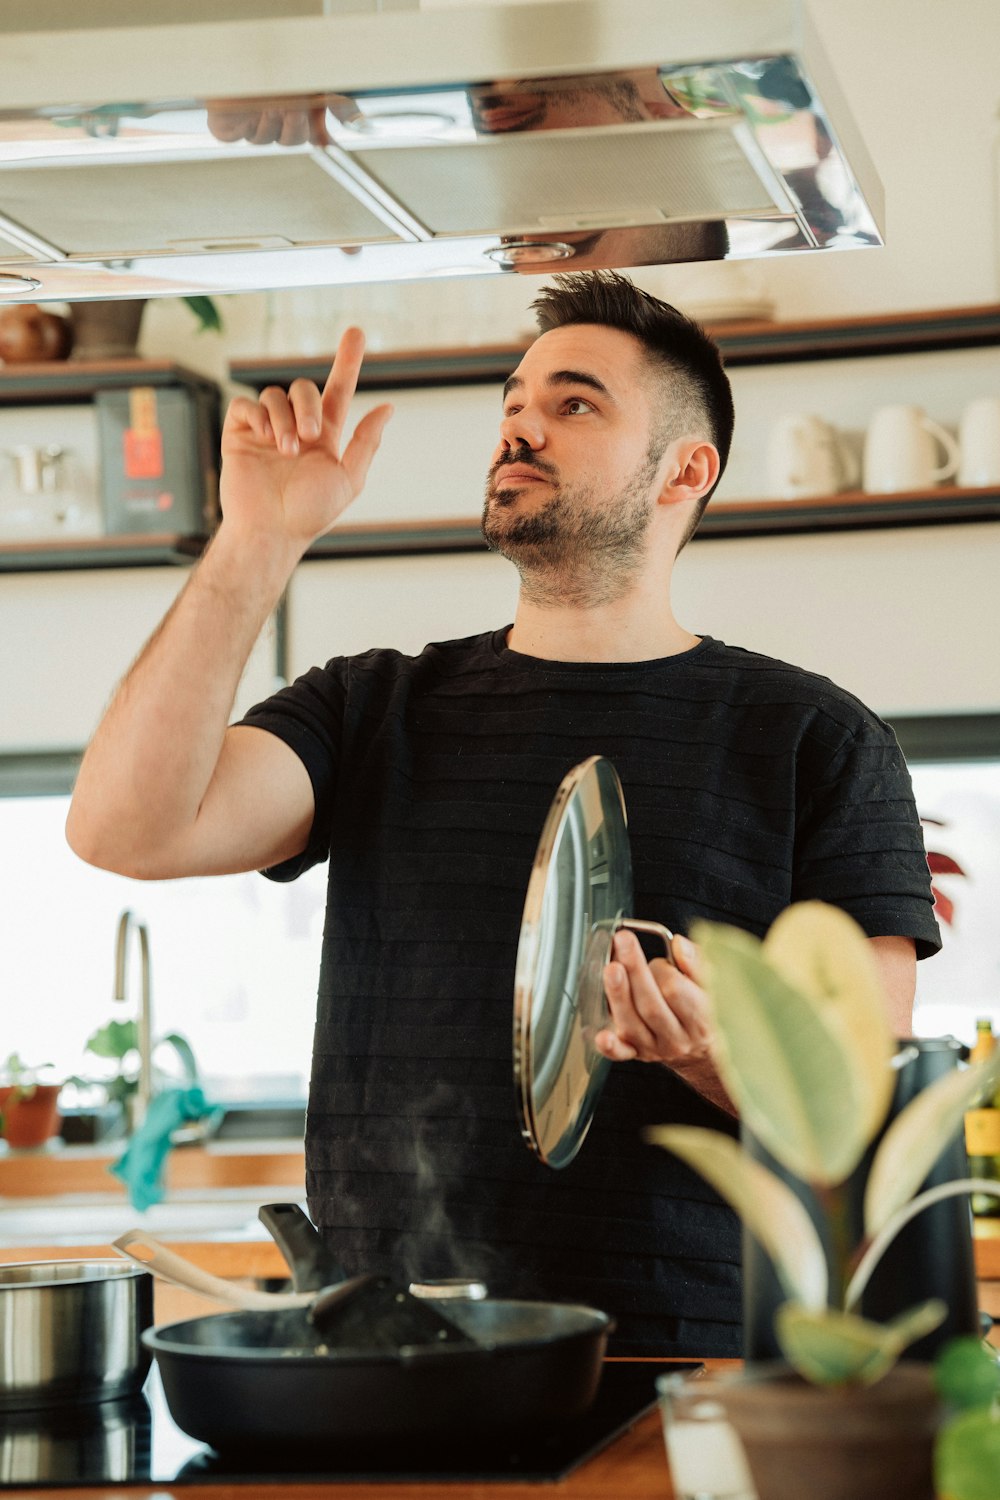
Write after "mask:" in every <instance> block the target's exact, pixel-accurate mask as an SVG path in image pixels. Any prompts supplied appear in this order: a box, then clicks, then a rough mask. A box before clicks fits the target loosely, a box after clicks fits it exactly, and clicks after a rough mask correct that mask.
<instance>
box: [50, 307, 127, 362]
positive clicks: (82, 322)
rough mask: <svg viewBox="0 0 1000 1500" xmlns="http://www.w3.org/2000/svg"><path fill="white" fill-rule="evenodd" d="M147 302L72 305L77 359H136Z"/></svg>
mask: <svg viewBox="0 0 1000 1500" xmlns="http://www.w3.org/2000/svg"><path fill="white" fill-rule="evenodd" d="M145 306H146V301H145V299H144V298H139V297H131V298H127V299H125V300H123V301H120V302H71V303H70V305H69V309H70V313H71V315H72V318H73V358H74V359H90V360H97V359H135V358H136V356H137V352H138V344H139V329H140V326H141V324H142V314H143V310H144V308H145Z"/></svg>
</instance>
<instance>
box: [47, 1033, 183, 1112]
mask: <svg viewBox="0 0 1000 1500" xmlns="http://www.w3.org/2000/svg"><path fill="white" fill-rule="evenodd" d="M163 1046H169V1047H171V1048H172V1049H173V1051H174V1054H175V1056H176V1057H177V1059H178V1061H179V1063H180V1070H181V1077H182V1080H183V1082H184V1084H185V1085H195V1084H198V1083H199V1081H200V1080H199V1074H198V1064H197V1062H196V1060H195V1056H194V1052H193V1051H192V1049H191V1044H190V1042H188V1041H187V1039H186V1038H185V1037H183V1036H181V1035H180V1033H179V1032H176V1031H172V1032H169V1033H168V1034H167V1035H166V1036H161V1037H159V1038H157V1040H156V1042H155V1043H154V1051H156V1050H158V1049H159V1048H160V1047H163ZM85 1050H86V1051H87V1052H89V1053H91V1054H92V1055H93V1056H94V1057H97V1058H101V1059H103V1060H104V1061H105V1062H107V1063H110V1064H111V1065H112V1068H111V1070H110V1071H108V1072H106V1073H105V1074H104V1075H103V1076H97V1077H88V1078H81V1077H78V1076H74V1077H72V1078H69V1079H67V1080H66V1081H67V1083H72V1084H74V1085H75V1086H76V1087H77V1088H78V1089H86V1090H89V1089H91V1088H94V1087H95V1086H99V1087H100V1088H101V1089H102V1090H103V1092H104V1096H105V1098H106V1100H107V1102H108V1103H109V1104H111V1105H114V1106H116V1107H117V1108H118V1110H119V1111H120V1114H121V1124H122V1126H123V1127H124V1128H125V1129H126V1130H128V1129H130V1128H131V1124H132V1121H131V1113H132V1101H133V1100H134V1099H135V1097H136V1095H137V1093H138V1090H139V1070H140V1064H139V1027H138V1023H137V1022H136V1021H134V1020H128V1021H116V1020H112V1021H108V1022H107V1024H106V1025H104V1026H99V1027H98V1028H97V1030H96V1031H94V1032H92V1033H91V1035H90V1036H89V1037H88V1038H87V1043H86V1049H85ZM154 1080H155V1085H156V1089H157V1091H159V1090H160V1089H162V1088H164V1087H165V1086H167V1084H168V1083H169V1082H171V1081H174V1082H176V1079H173V1080H171V1078H170V1077H168V1075H167V1074H166V1073H165V1072H164V1071H163V1070H162V1069H160V1068H155V1067H154Z"/></svg>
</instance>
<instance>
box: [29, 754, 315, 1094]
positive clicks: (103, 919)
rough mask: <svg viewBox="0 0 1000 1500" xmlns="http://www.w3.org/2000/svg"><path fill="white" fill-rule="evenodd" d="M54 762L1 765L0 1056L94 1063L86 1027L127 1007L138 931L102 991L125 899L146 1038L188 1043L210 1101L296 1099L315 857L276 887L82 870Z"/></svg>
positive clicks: (309, 987) (311, 993) (311, 947)
mask: <svg viewBox="0 0 1000 1500" xmlns="http://www.w3.org/2000/svg"><path fill="white" fill-rule="evenodd" d="M60 759H61V758H56V757H31V758H27V757H26V758H25V759H24V760H23V761H21V762H20V764H19V765H17V766H13V765H12V764H11V763H10V762H8V763H7V764H6V765H5V766H3V767H0V792H3V791H6V792H7V793H8V795H6V796H4V795H0V840H2V847H3V848H4V849H5V850H6V851H7V852H8V858H7V861H6V864H5V869H4V872H3V876H2V877H0V912H2V921H0V926H2V942H0V997H2V1000H0V1014H2V1016H3V1025H2V1031H0V1057H2V1056H6V1055H7V1053H8V1052H10V1051H17V1052H19V1053H20V1054H21V1056H22V1058H23V1059H24V1060H25V1061H26V1062H27V1063H29V1064H39V1063H44V1062H51V1063H53V1064H54V1065H55V1067H56V1069H57V1070H58V1071H59V1072H60V1073H62V1074H73V1073H79V1074H84V1075H91V1074H95V1073H96V1074H97V1075H99V1076H100V1075H101V1074H102V1073H103V1071H104V1070H103V1069H102V1065H101V1064H100V1063H99V1062H98V1060H96V1059H94V1058H92V1057H91V1058H88V1057H86V1056H85V1054H84V1047H85V1044H86V1040H87V1037H88V1036H89V1035H90V1034H91V1032H93V1031H94V1030H95V1029H96V1028H97V1027H98V1026H101V1025H103V1024H104V1023H105V1022H106V1021H108V1020H111V1019H112V1018H114V1019H117V1020H126V1019H128V1018H129V1017H130V1016H133V1015H134V1014H135V1006H136V1004H137V1002H138V995H139V983H140V970H139V956H138V949H139V945H138V942H133V945H132V949H130V952H129V955H128V981H129V983H128V993H129V1003H127V1004H121V1003H117V1002H115V1001H114V1000H113V999H112V989H113V984H114V958H115V935H116V931H117V926H118V918H119V915H120V913H121V912H122V911H123V910H124V909H125V908H126V907H127V908H129V909H130V910H131V911H132V912H134V914H135V916H136V917H137V918H139V919H140V920H142V921H144V922H145V924H146V926H147V929H148V932H149V943H150V972H151V998H152V1013H153V1030H154V1035H155V1036H163V1035H164V1034H166V1033H167V1032H171V1031H177V1032H180V1033H181V1034H182V1035H184V1036H185V1037H186V1038H187V1039H188V1040H189V1041H190V1043H191V1045H192V1047H193V1048H194V1052H195V1055H196V1057H197V1059H198V1063H199V1066H200V1068H201V1071H202V1074H203V1076H204V1078H205V1082H206V1087H207V1090H208V1092H209V1095H210V1097H214V1098H216V1099H233V1098H280V1099H282V1100H293V1099H304V1098H305V1094H306V1084H307V1080H308V1075H309V1064H310V1056H311V1051H312V1030H313V1020H314V1016H315V1008H316V982H317V978H318V973H319V955H320V943H321V937H322V925H323V910H324V904H325V894H326V889H325V888H326V869H325V867H320V868H318V869H315V870H311V871H310V872H309V873H308V874H307V875H305V876H303V877H302V878H301V879H300V880H297V881H294V882H292V883H291V884H288V885H277V884H275V883H274V882H272V881H267V880H264V879H262V878H261V876H259V875H256V874H249V875H233V876H223V877H219V876H214V877H212V878H210V879H193V880H171V881H154V882H146V881H135V880H127V879H125V878H123V877H121V876H118V875H110V874H108V873H106V872H105V871H102V870H95V869H93V868H92V867H91V866H89V865H86V864H84V863H83V862H82V861H81V860H79V859H78V858H77V857H76V856H75V855H74V854H73V853H72V851H71V850H70V848H69V847H68V845H67V843H66V837H65V832H64V829H65V822H66V814H67V811H68V808H69V793H68V790H67V789H66V788H67V787H68V785H69V784H70V782H71V780H72V775H73V769H74V766H73V764H72V763H70V762H68V761H67V762H66V763H64V764H63V765H62V766H60V764H59V760H60ZM5 773H6V774H5ZM12 793H14V794H12ZM163 1060H164V1062H165V1063H167V1062H169V1056H168V1055H165V1056H164V1059H163Z"/></svg>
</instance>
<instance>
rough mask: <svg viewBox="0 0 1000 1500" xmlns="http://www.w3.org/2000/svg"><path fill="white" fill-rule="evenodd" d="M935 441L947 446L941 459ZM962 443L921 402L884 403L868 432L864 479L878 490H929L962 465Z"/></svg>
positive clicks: (888, 491)
mask: <svg viewBox="0 0 1000 1500" xmlns="http://www.w3.org/2000/svg"><path fill="white" fill-rule="evenodd" d="M935 444H938V445H940V447H941V448H942V449H943V450H944V454H945V459H944V462H943V463H938V462H937V453H936V451H935ZM958 462H959V453H958V444H957V443H956V442H955V439H954V438H953V437H952V436H951V433H949V432H946V431H945V430H944V428H943V427H939V426H938V424H937V422H932V421H931V419H930V417H929V416H927V414H926V412H925V411H924V410H923V409H922V407H919V406H883V407H881V408H880V409H879V410H878V411H877V412H876V413H875V415H874V416H873V417H872V419H871V422H870V423H869V424H868V431H867V433H866V434H865V448H864V463H863V475H864V478H863V483H864V487H865V489H866V490H868V491H870V492H871V493H874V494H888V493H892V492H893V491H894V490H928V489H930V488H931V487H932V486H933V485H935V484H937V483H939V481H940V480H942V479H948V478H950V477H951V476H952V475H953V474H954V473H955V471H956V470H957V468H958Z"/></svg>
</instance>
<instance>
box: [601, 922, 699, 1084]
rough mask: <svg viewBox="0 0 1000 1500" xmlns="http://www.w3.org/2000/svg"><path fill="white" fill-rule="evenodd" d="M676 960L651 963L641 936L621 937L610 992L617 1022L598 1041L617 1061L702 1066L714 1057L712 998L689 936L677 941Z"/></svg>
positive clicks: (610, 968) (610, 970) (607, 973)
mask: <svg viewBox="0 0 1000 1500" xmlns="http://www.w3.org/2000/svg"><path fill="white" fill-rule="evenodd" d="M672 952H673V958H674V962H673V963H672V964H671V963H669V962H668V961H667V960H666V959H665V958H654V959H653V960H652V962H647V959H646V956H645V954H644V953H643V951H642V947H641V946H640V943H639V940H638V938H637V937H636V936H635V934H634V933H632V932H629V931H628V930H627V929H621V930H619V931H618V932H616V933H615V937H614V942H613V945H612V950H611V961H610V962H609V963H608V964H607V966H606V967H605V970H604V991H605V994H606V995H607V997H608V1006H609V1008H610V1011H611V1024H610V1026H608V1027H606V1028H605V1029H604V1030H603V1031H600V1032H598V1034H597V1036H596V1037H595V1038H594V1044H595V1046H596V1047H597V1050H598V1051H599V1052H600V1053H602V1054H603V1056H604V1057H607V1058H610V1060H611V1061H612V1062H631V1061H632V1060H633V1059H635V1058H638V1059H639V1061H640V1062H658V1063H666V1064H667V1065H668V1066H675V1065H680V1066H681V1067H682V1068H683V1066H684V1065H685V1064H688V1063H696V1062H698V1061H699V1060H700V1059H703V1058H704V1059H707V1058H708V1056H709V1044H710V1042H711V1039H712V1028H711V1023H710V1020H709V1011H708V996H707V995H706V994H705V991H704V990H703V989H702V988H701V985H700V984H699V982H698V981H699V976H700V962H699V953H698V949H697V948H696V946H695V945H694V943H692V942H691V941H690V940H689V939H688V938H685V937H680V936H677V937H675V938H674V940H673V944H672Z"/></svg>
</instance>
